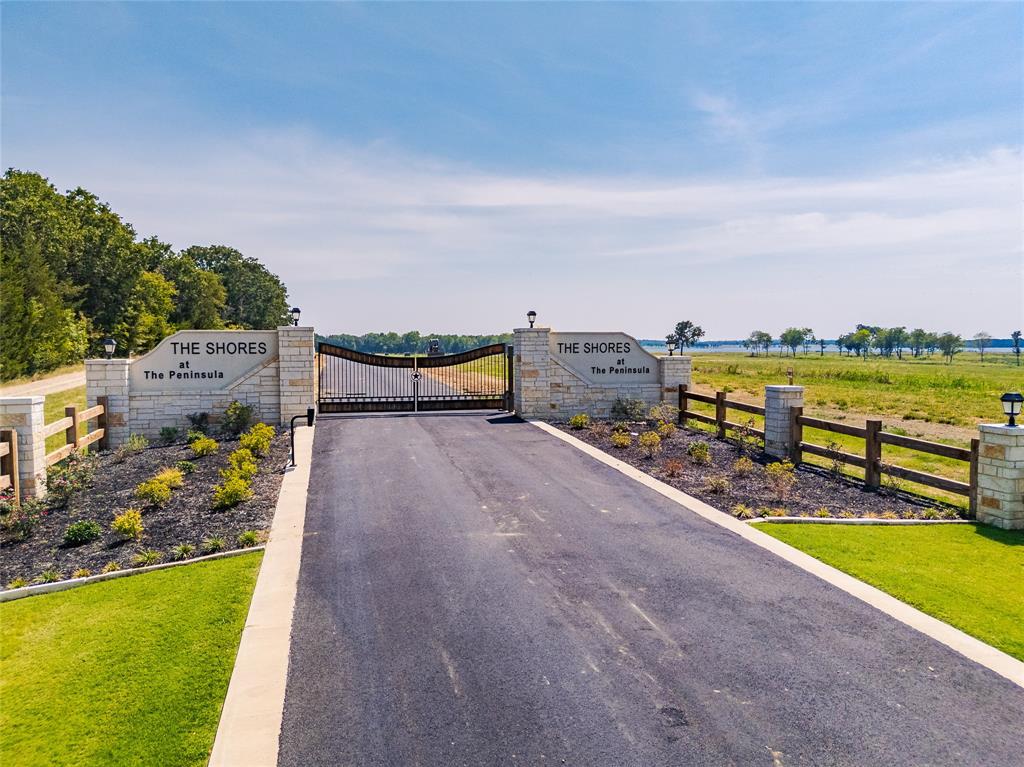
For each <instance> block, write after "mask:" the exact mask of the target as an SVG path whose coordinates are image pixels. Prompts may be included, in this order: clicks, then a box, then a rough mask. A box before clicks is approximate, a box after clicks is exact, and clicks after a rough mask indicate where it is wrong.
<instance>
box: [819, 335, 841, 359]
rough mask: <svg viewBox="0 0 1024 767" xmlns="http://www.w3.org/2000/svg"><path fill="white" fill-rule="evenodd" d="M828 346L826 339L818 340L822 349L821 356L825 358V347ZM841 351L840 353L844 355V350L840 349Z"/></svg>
mask: <svg viewBox="0 0 1024 767" xmlns="http://www.w3.org/2000/svg"><path fill="white" fill-rule="evenodd" d="M827 345H828V341H826V340H825V339H824V338H819V339H818V346H820V347H821V356H822V357H824V356H825V347H826V346H827ZM839 351H840V353H842V349H840V350H839Z"/></svg>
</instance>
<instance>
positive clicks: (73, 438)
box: [64, 405, 78, 449]
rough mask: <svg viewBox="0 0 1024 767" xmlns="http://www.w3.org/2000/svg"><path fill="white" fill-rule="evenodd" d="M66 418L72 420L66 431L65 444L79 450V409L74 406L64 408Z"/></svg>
mask: <svg viewBox="0 0 1024 767" xmlns="http://www.w3.org/2000/svg"><path fill="white" fill-rule="evenodd" d="M64 417H65V418H70V419H71V425H70V426H69V427H68V428H67V429H65V430H64V443H65V444H67V445H74V446H75V448H76V449H77V448H78V408H77V407H76V406H74V405H68V406H67V407H66V408H64Z"/></svg>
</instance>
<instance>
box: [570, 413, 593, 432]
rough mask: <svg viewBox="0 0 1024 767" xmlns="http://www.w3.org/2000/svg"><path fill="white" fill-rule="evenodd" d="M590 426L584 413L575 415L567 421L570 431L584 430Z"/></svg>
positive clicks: (588, 419) (588, 417)
mask: <svg viewBox="0 0 1024 767" xmlns="http://www.w3.org/2000/svg"><path fill="white" fill-rule="evenodd" d="M588 426H590V416H589V415H587V414H586V413H577V414H576V415H574V416H573V417H572V418H570V419H569V428H570V429H586V428H587V427H588Z"/></svg>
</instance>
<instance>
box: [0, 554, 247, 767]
mask: <svg viewBox="0 0 1024 767" xmlns="http://www.w3.org/2000/svg"><path fill="white" fill-rule="evenodd" d="M261 560H262V554H261V553H259V552H254V553H251V554H244V555H241V556H237V557H230V558H226V559H220V560H214V561H210V562H200V563H196V564H193V565H187V566H183V567H176V568H171V569H168V570H163V571H157V572H154V573H148V574H145V575H136V576H132V577H129V578H122V579H118V580H114V581H108V582H104V583H98V584H93V585H90V586H83V587H80V588H77V589H72V590H70V591H66V592H60V593H55V594H45V595H42V596H36V597H29V598H27V599H21V600H17V601H15V602H9V603H6V604H3V605H0V700H2V701H3V705H2V707H0V764H4V765H19V766H20V767H31V765H55V764H74V765H78V766H79V767H87V766H88V765H104V766H106V765H114V764H116V765H165V766H166V767H177V765H205V764H206V762H207V759H208V756H209V752H210V749H211V748H212V747H213V740H214V736H215V734H216V732H217V723H218V721H219V718H220V709H221V705H222V703H223V700H224V695H225V693H226V692H227V685H228V679H229V678H230V676H231V669H232V666H233V665H234V661H235V654H236V652H237V650H238V642H239V639H240V637H241V631H242V626H243V625H244V622H245V616H246V613H247V611H248V609H249V600H250V598H251V596H252V590H253V587H254V585H255V582H256V574H257V572H258V571H259V566H260V562H261Z"/></svg>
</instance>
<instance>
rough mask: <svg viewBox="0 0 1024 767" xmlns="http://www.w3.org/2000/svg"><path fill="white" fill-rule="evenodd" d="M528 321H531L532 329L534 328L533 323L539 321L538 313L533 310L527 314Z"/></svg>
mask: <svg viewBox="0 0 1024 767" xmlns="http://www.w3.org/2000/svg"><path fill="white" fill-rule="evenodd" d="M526 319H528V320H529V321H530V327H531V328H532V327H533V323H534V322H536V321H537V312H535V311H534V310H533V309H530V311H528V312H527V313H526Z"/></svg>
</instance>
